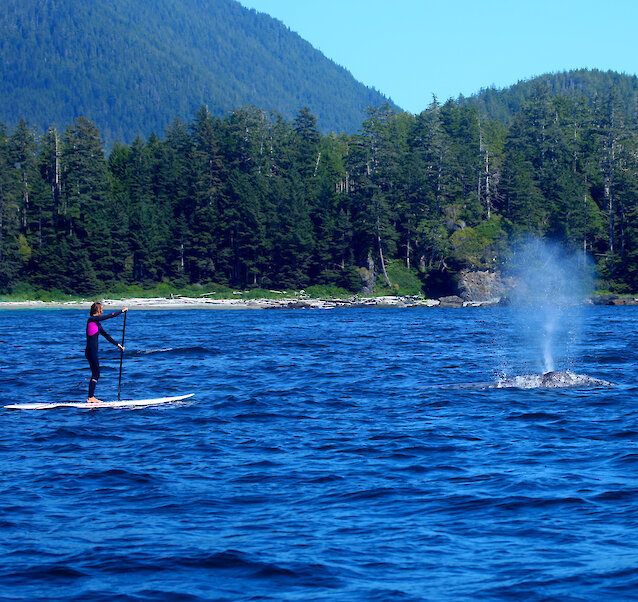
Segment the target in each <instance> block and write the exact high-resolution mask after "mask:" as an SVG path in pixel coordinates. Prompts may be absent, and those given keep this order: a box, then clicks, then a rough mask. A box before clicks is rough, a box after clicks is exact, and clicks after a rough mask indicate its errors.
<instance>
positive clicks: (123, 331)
mask: <svg viewBox="0 0 638 602" xmlns="http://www.w3.org/2000/svg"><path fill="white" fill-rule="evenodd" d="M126 314H128V312H127V311H125V312H124V326H122V347H124V335H125V334H126ZM123 363H124V350H123V349H122V350H121V351H120V379H119V380H118V382H117V400H118V401H119V400H120V389H121V387H122V364H123Z"/></svg>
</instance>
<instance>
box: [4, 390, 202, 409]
mask: <svg viewBox="0 0 638 602" xmlns="http://www.w3.org/2000/svg"><path fill="white" fill-rule="evenodd" d="M193 395H195V393H189V394H188V395H178V396H176V397H157V398H155V399H127V400H122V401H100V402H97V403H87V402H86V401H84V402H70V403H69V402H62V403H55V402H53V403H14V404H11V405H8V406H4V407H5V408H6V409H9V410H52V409H53V408H83V409H85V410H94V409H97V408H128V407H142V406H154V405H159V404H161V403H170V402H172V401H182V400H184V399H188V398H189V397H193Z"/></svg>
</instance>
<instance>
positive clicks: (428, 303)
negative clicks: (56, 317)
mask: <svg viewBox="0 0 638 602" xmlns="http://www.w3.org/2000/svg"><path fill="white" fill-rule="evenodd" d="M91 303H92V301H64V302H57V301H0V309H86V310H88V309H89V308H90V307H91ZM103 303H104V310H105V311H110V310H116V309H120V308H122V307H128V308H129V309H131V310H136V309H332V308H335V307H416V306H418V307H432V306H436V305H439V301H438V300H435V299H418V298H413V297H374V298H368V297H362V298H359V297H352V298H350V299H308V298H303V297H300V298H297V297H295V298H292V297H288V298H282V299H210V298H192V297H175V298H174V299H166V298H161V297H155V298H133V299H104V300H103Z"/></svg>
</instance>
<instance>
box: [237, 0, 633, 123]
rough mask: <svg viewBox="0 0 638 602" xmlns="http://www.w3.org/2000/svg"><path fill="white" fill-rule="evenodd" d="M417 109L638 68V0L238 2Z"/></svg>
mask: <svg viewBox="0 0 638 602" xmlns="http://www.w3.org/2000/svg"><path fill="white" fill-rule="evenodd" d="M240 3H241V4H242V5H243V6H245V7H247V8H254V9H256V10H257V11H259V12H263V13H267V14H269V15H270V16H272V17H274V18H276V19H279V20H280V21H282V22H283V23H284V24H285V25H287V26H288V27H289V28H290V29H291V30H292V31H295V32H297V33H298V34H299V35H300V36H301V37H302V38H304V39H305V40H307V41H308V42H310V43H311V44H312V45H313V46H314V47H315V48H317V49H318V50H320V51H321V52H322V53H323V54H324V55H325V56H327V57H328V58H330V59H332V60H333V61H334V62H335V63H337V64H339V65H341V66H343V67H345V68H346V69H348V70H349V71H350V72H351V73H352V75H353V76H354V77H355V78H356V79H357V80H359V81H360V82H362V83H364V84H366V85H367V86H372V87H374V88H376V89H377V90H379V91H380V92H382V93H383V94H385V95H386V96H388V97H390V98H392V100H393V101H394V102H395V103H397V104H398V105H399V106H400V107H401V108H403V109H405V110H406V111H410V112H412V113H419V112H421V111H422V110H423V109H425V108H426V107H427V105H428V104H429V103H430V102H431V100H432V95H433V94H436V96H437V97H438V99H439V100H440V101H445V100H447V99H448V98H456V97H457V96H458V95H459V94H464V95H465V96H469V95H471V94H474V93H475V92H478V91H479V90H480V89H481V88H487V87H489V86H492V85H494V86H496V87H497V88H503V87H507V86H510V85H512V84H515V83H516V82H517V81H519V80H522V79H529V78H531V77H534V76H536V75H542V74H543V73H550V72H556V71H564V70H569V69H578V68H588V69H600V70H603V71H606V70H608V69H612V70H614V71H618V72H620V73H627V74H630V75H635V74H637V73H638V42H636V28H637V27H638V0H606V1H600V0H552V1H549V0H532V1H530V0H527V1H526V0H518V1H516V0H436V1H435V0H394V1H393V0H240Z"/></svg>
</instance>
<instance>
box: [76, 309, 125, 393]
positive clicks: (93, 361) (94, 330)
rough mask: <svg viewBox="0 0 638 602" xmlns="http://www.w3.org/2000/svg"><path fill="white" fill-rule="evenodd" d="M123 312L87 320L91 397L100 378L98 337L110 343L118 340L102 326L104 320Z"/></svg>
mask: <svg viewBox="0 0 638 602" xmlns="http://www.w3.org/2000/svg"><path fill="white" fill-rule="evenodd" d="M121 313H122V310H119V311H114V312H113V313H110V314H102V315H101V316H90V317H89V319H88V320H87V321H86V349H85V350H84V356H85V357H86V359H87V360H89V366H91V380H90V381H89V398H91V397H93V396H94V395H95V387H96V385H97V381H98V379H99V378H100V358H99V356H98V337H99V335H102V336H103V337H104V338H105V339H106V340H107V341H109V343H113V345H117V342H116V341H114V340H113V338H112V337H111V336H110V335H109V334H108V333H107V332H106V330H104V328H102V324H100V322H102V321H103V320H108V319H109V318H115V316H119V315H120V314H121Z"/></svg>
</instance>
